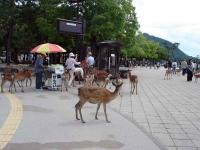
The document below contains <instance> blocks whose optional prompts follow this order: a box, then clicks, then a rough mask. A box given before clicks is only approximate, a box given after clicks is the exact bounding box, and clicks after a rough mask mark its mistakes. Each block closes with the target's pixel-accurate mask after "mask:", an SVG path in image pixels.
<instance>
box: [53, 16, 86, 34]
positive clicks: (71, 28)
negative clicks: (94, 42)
mask: <svg viewBox="0 0 200 150" xmlns="http://www.w3.org/2000/svg"><path fill="white" fill-rule="evenodd" d="M57 30H58V32H59V33H66V32H68V33H75V34H84V25H83V22H79V21H72V20H66V19H57Z"/></svg>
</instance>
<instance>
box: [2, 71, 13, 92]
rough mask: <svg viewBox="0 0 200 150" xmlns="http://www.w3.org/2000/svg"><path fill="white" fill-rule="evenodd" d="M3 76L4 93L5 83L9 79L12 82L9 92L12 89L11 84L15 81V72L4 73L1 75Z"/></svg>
mask: <svg viewBox="0 0 200 150" xmlns="http://www.w3.org/2000/svg"><path fill="white" fill-rule="evenodd" d="M1 78H2V81H1V92H2V93H3V92H4V90H3V86H4V84H5V83H6V82H7V81H8V82H10V87H9V92H10V90H11V85H12V81H13V78H14V74H11V73H4V74H2V75H1ZM14 88H15V89H16V87H15V86H14Z"/></svg>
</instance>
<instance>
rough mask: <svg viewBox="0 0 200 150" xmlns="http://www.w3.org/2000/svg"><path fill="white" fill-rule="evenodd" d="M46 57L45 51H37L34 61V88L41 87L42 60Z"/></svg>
mask: <svg viewBox="0 0 200 150" xmlns="http://www.w3.org/2000/svg"><path fill="white" fill-rule="evenodd" d="M45 57H46V53H42V52H41V53H38V55H37V58H36V61H35V76H36V80H35V81H36V82H35V85H36V87H35V88H36V89H42V73H43V68H44V66H43V60H44V58H45Z"/></svg>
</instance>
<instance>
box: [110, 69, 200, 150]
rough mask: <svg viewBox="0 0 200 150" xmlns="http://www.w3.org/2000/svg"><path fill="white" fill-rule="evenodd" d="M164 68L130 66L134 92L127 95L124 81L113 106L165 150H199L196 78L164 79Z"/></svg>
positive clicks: (199, 92)
mask: <svg viewBox="0 0 200 150" xmlns="http://www.w3.org/2000/svg"><path fill="white" fill-rule="evenodd" d="M164 71H165V70H164V69H163V68H161V69H159V70H154V69H148V68H139V67H138V68H136V69H133V73H134V74H137V75H138V77H139V85H138V93H139V94H138V95H130V90H129V89H130V85H128V83H127V80H125V83H127V84H125V85H124V87H123V89H122V92H121V93H122V96H121V100H119V101H113V103H112V105H110V106H111V107H112V108H113V109H115V110H116V111H118V112H120V113H121V114H123V115H124V116H125V117H127V118H129V120H131V121H133V122H134V123H135V124H136V125H137V126H138V127H139V128H141V129H142V130H143V131H144V132H146V133H147V134H148V135H151V136H153V137H154V138H156V139H157V140H158V141H160V143H161V144H162V145H163V146H164V147H165V148H166V149H169V150H200V81H199V82H198V83H195V82H194V81H192V82H186V76H182V75H180V76H179V75H174V76H173V79H171V80H164Z"/></svg>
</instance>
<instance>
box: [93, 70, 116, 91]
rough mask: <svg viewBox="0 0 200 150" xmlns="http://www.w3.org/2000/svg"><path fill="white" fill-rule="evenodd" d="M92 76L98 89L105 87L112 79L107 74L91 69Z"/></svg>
mask: <svg viewBox="0 0 200 150" xmlns="http://www.w3.org/2000/svg"><path fill="white" fill-rule="evenodd" d="M93 74H94V81H93V83H94V82H95V83H96V84H97V85H98V86H100V87H106V85H107V84H108V83H109V81H110V78H111V77H112V75H111V74H109V73H107V72H106V71H104V70H97V69H95V68H94V69H93Z"/></svg>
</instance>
